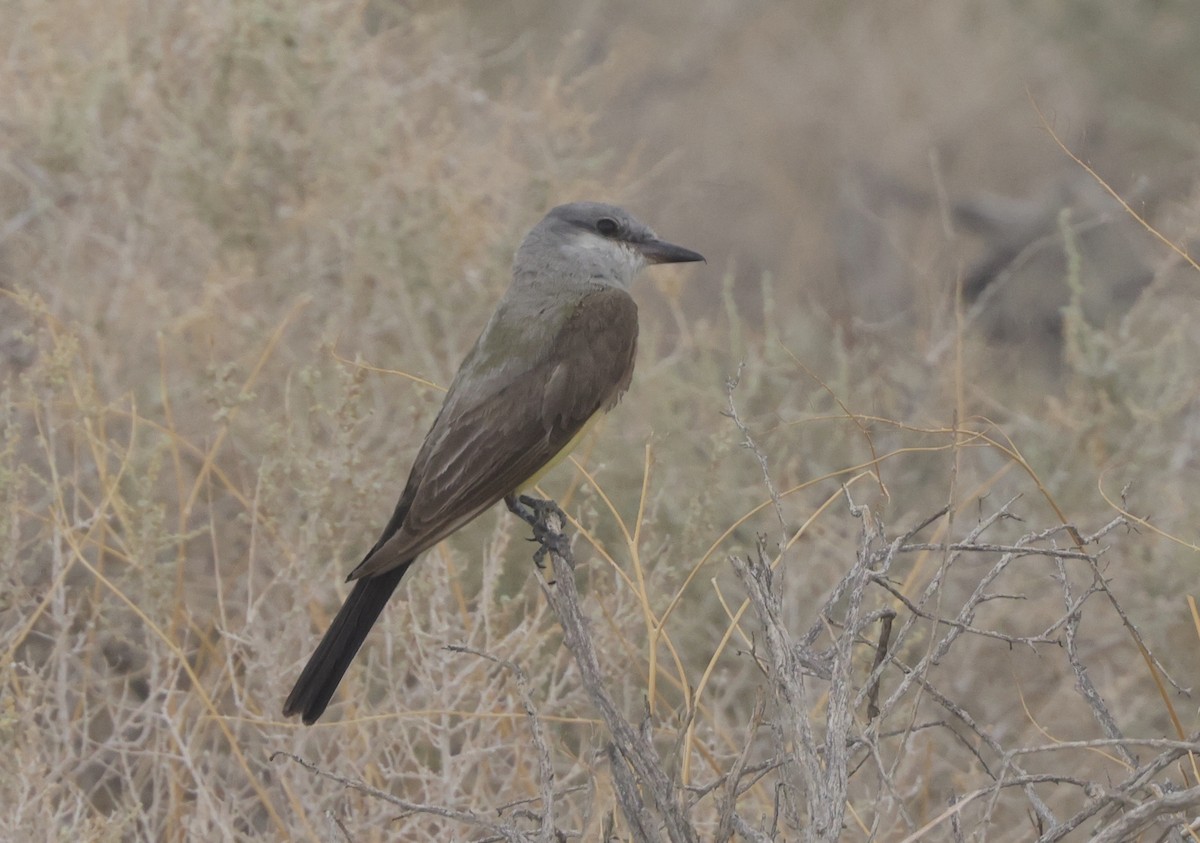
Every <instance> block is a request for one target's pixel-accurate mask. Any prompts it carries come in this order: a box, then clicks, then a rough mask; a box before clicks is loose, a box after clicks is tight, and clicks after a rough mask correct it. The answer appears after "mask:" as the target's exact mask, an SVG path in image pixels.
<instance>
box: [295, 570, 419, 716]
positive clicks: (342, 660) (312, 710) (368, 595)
mask: <svg viewBox="0 0 1200 843" xmlns="http://www.w3.org/2000/svg"><path fill="white" fill-rule="evenodd" d="M411 564H412V560H409V561H408V562H405V563H404V564H402V565H397V566H396V567H395V568H392V569H391V570H390V571H384V572H383V573H382V574H379V575H377V576H374V577H370V578H367V579H361V580H359V581H358V582H356V583H355V584H354V589H353V590H352V591H351V592H350V596H349V597H347V598H346V602H345V603H343V604H342V608H341V609H339V610H338V613H337V617H336V618H334V619H333V623H332V624H330V626H329V630H328V631H327V632H326V633H325V637H324V638H322V639H321V643H320V644H318V645H317V649H316V651H315V652H314V653H313V654H312V658H310V659H309V660H308V664H306V665H305V666H304V670H303V671H302V672H301V673H300V678H299V679H297V680H296V685H295V687H294V688H292V692H291V693H290V694H288V698H287V702H285V703H284V704H283V716H284V717H291V716H292V715H293V714H299V715H300V717H301V719H303V720H304V722H305V723H308V724H311V723H316V722H317V718H318V717H320V716H321V715H322V714H323V713H324V712H325V706H327V705H329V700H330V698H331V697H333V692H334V691H336V690H337V686H338V683H339V682H341V681H342V677H343V676H345V675H346V669H347V668H348V667H350V662H352V661H354V655H355V653H357V652H358V648H359V647H361V646H362V643H363V641H364V640H365V639H366V637H367V633H368V632H370V631H371V627H372V626H373V625H374V624H375V620H376V619H377V618H378V617H379V613H380V612H382V611H383V607H384V606H385V605H387V602H388V598H389V597H391V596H392V592H393V591H395V590H396V586H397V585H398V584H399V583H400V578H401V577H403V576H404V572H405V571H407V570H408V566H409V565H411Z"/></svg>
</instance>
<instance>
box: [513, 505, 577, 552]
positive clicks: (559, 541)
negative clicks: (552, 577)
mask: <svg viewBox="0 0 1200 843" xmlns="http://www.w3.org/2000/svg"><path fill="white" fill-rule="evenodd" d="M504 503H505V505H506V506H507V507H508V511H509V512H511V513H512V514H513V515H515V516H517V517H518V518H520V519H521V520H522V521H524V522H525V523H526V524H528V525H529V526H530V527H532V528H533V539H532V541H535V542H537V543H538V545H539V547H538V549H537V551H535V552H534V554H533V561H534V563H535V564H536V565H537V566H538V568H545V567H546V553H547V552H549V553H555V554H557V555H559V556H562V557H564V558H568V557H567V554H568V553H569V552H570V543H569V542H568V540H567V537H566V536H565V535H563V532H562V527H563V525H565V524H566V523H567V516H566V513H564V512H563V511H562V510H561V509H560V508H559V506H558V504H556V503H555V502H554V501H552V500H544V499H542V498H535V497H532V496H531V495H508V496H507V497H505V498H504ZM551 515H553V516H554V517H555V518H556V519H557V524H558V526H551V524H550V522H549V520H548V516H551Z"/></svg>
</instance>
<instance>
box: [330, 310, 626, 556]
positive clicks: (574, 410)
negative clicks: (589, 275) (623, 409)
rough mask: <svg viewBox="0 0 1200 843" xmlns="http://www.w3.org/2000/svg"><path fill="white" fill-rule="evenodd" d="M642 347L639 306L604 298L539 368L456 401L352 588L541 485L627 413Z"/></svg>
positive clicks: (563, 334)
mask: <svg viewBox="0 0 1200 843" xmlns="http://www.w3.org/2000/svg"><path fill="white" fill-rule="evenodd" d="M636 345H637V305H635V304H634V301H633V299H632V298H631V297H630V296H629V294H628V293H626V292H625V291H623V290H619V289H615V288H610V287H605V288H600V289H598V290H597V291H596V292H593V293H589V294H587V295H586V296H585V297H584V298H583V299H582V300H580V302H579V304H578V305H577V306H576V308H575V311H574V312H573V313H572V314H571V315H570V316H569V317H568V318H567V319H566V320H564V322H563V325H562V328H561V329H560V330H559V332H558V334H557V335H556V336H554V337H553V338H551V339H550V340H549V341H548V342H547V344H546V346H545V353H544V354H540V355H538V356H537V362H536V363H535V364H534V365H533V366H532V367H531V368H529V369H527V370H526V371H524V372H520V373H518V374H516V375H514V377H513V378H512V379H511V380H508V381H507V382H506V383H504V384H502V385H499V386H497V388H495V389H493V390H490V392H489V394H486V395H481V396H479V399H478V400H477V401H474V400H472V401H471V402H470V403H468V404H466V405H463V404H462V402H461V401H455V402H454V404H453V405H452V403H451V402H452V399H453V396H448V397H447V399H446V406H447V407H450V406H454V411H453V412H447V410H446V409H443V412H442V413H441V414H440V415H439V416H438V419H437V421H436V422H434V425H433V428H432V429H431V430H430V431H429V435H428V436H427V437H426V439H425V444H424V445H423V446H422V448H421V453H419V454H418V455H417V459H416V461H415V462H414V464H413V476H412V477H410V478H409V481H408V486H407V488H406V489H405V493H404V496H403V497H402V498H401V502H400V506H398V507H397V510H396V511H397V515H399V516H400V518H394V519H393V520H394V521H399V523H393V524H389V525H388V528H389V529H388V530H387V531H385V533H384V536H383V537H382V538H381V539H380V542H379V544H377V545H376V547H375V549H374V550H373V551H372V552H371V553H370V554H368V556H367V558H366V559H364V560H363V562H362V564H361V565H359V566H358V567H357V568H355V569H354V571H353V573H351V575H350V579H358V578H360V577H369V576H376V575H378V574H381V573H383V572H385V571H388V570H391V569H392V568H394V567H396V566H397V565H401V564H404V563H405V562H407V561H409V560H411V559H412V558H413V557H414V556H416V555H417V554H418V553H421V552H422V551H425V550H427V549H429V548H430V547H432V546H433V545H435V544H437V543H438V542H440V541H441V540H442V539H444V538H445V537H446V536H448V535H450V533H452V532H454V531H455V530H457V529H458V528H459V527H461V526H463V525H464V524H466V523H467V522H468V521H471V520H472V519H474V518H475V517H476V516H478V515H479V514H480V513H481V512H483V511H484V510H485V509H487V508H488V507H490V506H492V505H493V504H495V503H496V502H497V501H498V500H500V499H501V498H503V497H504V496H505V495H507V494H510V493H511V492H513V491H514V490H516V489H517V488H518V487H519V486H520V485H521V484H522V483H523V482H525V481H526V480H528V479H529V478H530V477H532V476H533V475H534V474H535V473H536V472H537V471H538V469H540V468H542V467H543V466H544V465H546V463H547V462H549V461H550V460H551V459H552V458H554V457H555V456H557V455H558V453H559V452H560V451H561V450H562V449H563V448H564V447H565V446H566V445H567V444H568V443H569V442H570V441H571V439H572V438H573V437H574V436H575V434H576V433H578V432H579V430H580V428H582V427H583V425H584V424H585V423H586V422H587V421H588V419H590V418H591V417H592V416H593V415H595V414H596V413H597V412H599V411H605V410H608V409H610V408H611V407H612V406H613V405H615V404H616V403H617V401H618V400H619V399H620V397H621V394H622V393H624V392H625V390H626V389H627V388H628V387H629V381H630V378H632V376H633V361H634V352H635V350H636ZM468 387H469V385H468ZM406 499H407V500H406ZM405 503H407V509H406V510H403V507H404V505H405ZM402 510H403V512H402ZM388 532H391V535H388Z"/></svg>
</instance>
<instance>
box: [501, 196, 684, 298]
mask: <svg viewBox="0 0 1200 843" xmlns="http://www.w3.org/2000/svg"><path fill="white" fill-rule="evenodd" d="M702 260H704V256H703V255H701V254H699V253H698V252H693V251H691V250H690V249H685V248H683V247H682V246H676V245H673V244H671V243H668V242H666V241H665V240H660V239H658V236H657V235H655V233H654V232H653V231H651V230H650V229H649V227H647V226H646V225H644V224H642V223H640V222H638V221H637V220H636V219H634V217H633V215H632V214H630V213H629V212H628V211H626V210H624V209H622V208H618V207H617V206H616V205H605V204H603V203H601V202H573V203H571V204H570V205H559V206H558V207H557V208H554V209H552V210H551V211H550V213H548V214H546V216H545V218H543V219H542V221H541V222H539V223H538V224H537V225H536V226H534V227H533V230H532V231H530V232H529V234H528V235H527V236H526V237H525V241H524V242H523V243H522V244H521V248H520V249H518V250H517V259H516V265H515V268H516V271H517V273H526V272H529V273H534V274H535V275H538V276H546V277H554V278H562V279H564V280H566V279H571V280H580V281H586V280H591V281H598V282H600V283H605V284H614V285H617V286H620V287H625V288H627V287H628V286H629V284H630V282H632V281H633V278H634V276H635V275H637V273H638V271H639V270H641V269H642V267H644V266H646V265H647V264H655V263H686V262H688V261H702Z"/></svg>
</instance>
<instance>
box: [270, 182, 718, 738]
mask: <svg viewBox="0 0 1200 843" xmlns="http://www.w3.org/2000/svg"><path fill="white" fill-rule="evenodd" d="M703 260H704V256H703V255H701V254H700V253H699V252H694V251H692V250H691V249H685V248H684V247H682V246H677V245H674V244H672V243H668V242H666V241H665V240H661V239H659V237H658V236H657V235H655V233H654V232H653V231H652V230H651V229H650V228H648V227H647V226H646V225H644V224H643V223H641V222H639V221H638V220H637V219H635V218H634V217H633V216H632V215H631V214H630V213H629V212H628V211H625V210H624V209H622V208H619V207H617V206H615V205H609V204H604V203H600V202H574V203H571V204H566V205H559V206H558V207H556V208H552V209H551V210H550V211H549V212H548V213H547V214H546V216H545V217H544V218H543V219H542V220H541V222H539V223H538V224H537V225H535V226H534V227H533V228H532V229H531V230H530V231H529V233H528V234H527V235H526V237H525V239H524V240H523V241H522V243H521V245H520V247H519V248H518V249H517V252H516V256H515V258H514V260H513V272H512V282H511V283H510V285H509V287H508V289H507V290H506V291H505V293H504V295H503V296H502V297H501V298H500V301H499V302H498V304H497V306H496V309H495V312H494V313H493V314H492V316H491V318H490V319H489V320H488V322H487V324H486V325H485V326H484V328H483V332H482V333H481V334H480V335H479V338H478V339H477V340H476V342H475V345H474V346H473V347H472V348H471V350H470V351H469V352H468V353H467V356H466V358H465V359H464V360H463V362H462V365H461V366H460V367H459V370H458V373H457V374H456V375H455V376H454V380H453V382H452V383H451V385H450V388H449V390H448V391H447V393H446V397H445V400H444V402H443V404H442V407H441V410H440V411H439V412H438V415H437V418H436V419H435V420H434V422H433V426H432V427H431V428H430V429H429V432H428V433H427V434H426V436H425V440H424V442H423V443H422V444H421V447H420V449H419V450H418V452H417V456H416V458H415V459H414V460H413V463H412V468H411V470H410V472H409V476H408V482H407V483H406V484H405V486H404V490H403V492H402V493H401V495H400V500H399V501H398V502H397V504H396V507H395V510H394V511H393V512H392V517H391V518H390V519H389V520H388V522H387V525H386V526H385V527H384V529H383V532H382V534H381V535H380V536H379V540H378V541H376V542H375V545H374V546H373V547H372V548H371V549H370V551H368V552H367V554H366V556H365V557H363V560H362V562H361V563H359V565H358V566H357V567H356V568H354V569H353V570H352V571H351V572H350V574H349V576H348V577H347V581H348V582H352V583H354V585H353V588H352V589H351V591H350V594H349V596H347V597H346V600H345V602H344V603H343V604H342V607H341V609H340V610H339V611H338V613H337V615H336V616H335V617H334V619H333V623H332V624H331V625H330V627H329V629H328V631H326V633H325V635H324V637H323V638H322V639H321V641H320V643H319V644H318V645H317V648H316V650H315V651H314V652H313V654H312V656H311V658H309V660H308V663H307V664H306V665H305V667H304V669H303V670H302V671H301V673H300V676H299V678H298V679H297V680H296V684H295V686H294V687H293V688H292V691H291V693H290V694H289V695H288V697H287V700H286V702H285V703H284V706H283V714H284V716H285V717H290V716H293V715H299V716H300V718H301V720H302V721H303V722H304V723H305V724H309V725H311V724H312V723H315V722H316V721H317V719H318V718H320V717H321V715H322V714H323V713H324V712H325V709H326V707H327V706H328V705H329V702H330V700H331V699H332V697H333V694H334V692H335V691H336V690H337V686H338V684H339V683H340V682H341V680H342V677H343V676H345V674H346V670H347V669H348V668H349V666H350V663H351V662H352V661H353V659H354V657H355V655H356V654H357V653H358V650H359V648H360V647H361V646H362V644H363V641H364V640H365V639H366V637H367V634H368V632H370V630H371V627H372V626H373V625H374V624H375V621H376V620H377V619H378V618H379V615H380V613H381V612H382V611H383V608H384V606H385V605H386V604H387V602H388V599H389V598H390V597H391V596H392V593H393V592H394V591H395V590H396V586H397V585H398V584H399V583H400V580H401V578H403V576H404V574H405V573H406V572H407V571H408V569H409V567H410V566H411V565H412V564H413V562H414V561H415V560H416V558H417V557H418V556H420V555H421V554H422V553H423V552H425V551H426V550H429V549H430V548H432V547H433V546H434V545H436V544H438V543H439V542H441V541H442V540H443V539H445V538H446V537H448V536H449V535H450V534H451V533H453V532H455V531H456V530H458V529H459V528H460V527H463V526H465V525H466V524H467V523H469V522H471V521H473V520H474V519H475V518H476V517H477V516H479V515H480V514H481V513H483V512H484V511H485V510H487V509H489V508H490V507H492V506H493V505H495V504H496V503H498V502H499V501H501V500H505V501H506V502H507V503H508V505H509V508H510V509H512V510H513V511H514V512H517V511H518V510H517V509H516V506H517V499H516V495H518V494H519V493H521V492H523V491H524V490H526V489H529V488H531V487H532V486H533V485H534V484H535V483H537V482H538V480H539V479H541V477H542V475H543V474H545V473H546V472H547V471H549V470H550V469H551V468H552V467H553V466H554V465H555V464H556V463H557V462H558V461H559V460H561V459H562V458H564V457H565V456H566V454H568V453H569V452H570V451H571V449H572V448H573V447H574V446H575V445H576V444H577V443H578V442H579V440H580V439H582V438H583V436H584V435H585V434H586V433H587V431H588V429H589V428H590V426H591V425H592V424H593V423H594V422H595V421H596V420H597V419H598V418H599V417H600V416H602V415H603V414H604V413H606V412H607V411H609V410H611V409H612V408H613V407H614V406H615V405H616V404H617V402H618V401H619V400H620V398H621V396H622V395H623V394H624V393H625V391H626V389H628V387H629V384H630V380H631V378H632V376H633V365H634V357H635V353H636V350H637V337H638V310H637V305H636V304H635V302H634V300H633V297H632V296H631V295H630V292H629V288H630V285H631V284H632V282H633V279H634V278H635V276H637V274H638V273H639V272H640V271H641V270H642V269H643V268H644V267H646V266H647V265H651V264H663V263H687V262H692V261H703ZM522 500H530V499H525V498H523V499H522Z"/></svg>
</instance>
